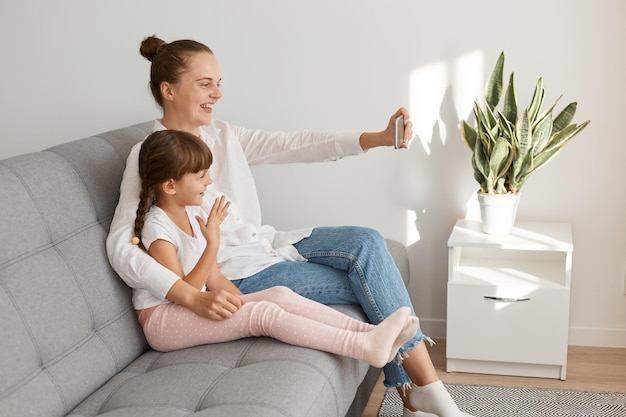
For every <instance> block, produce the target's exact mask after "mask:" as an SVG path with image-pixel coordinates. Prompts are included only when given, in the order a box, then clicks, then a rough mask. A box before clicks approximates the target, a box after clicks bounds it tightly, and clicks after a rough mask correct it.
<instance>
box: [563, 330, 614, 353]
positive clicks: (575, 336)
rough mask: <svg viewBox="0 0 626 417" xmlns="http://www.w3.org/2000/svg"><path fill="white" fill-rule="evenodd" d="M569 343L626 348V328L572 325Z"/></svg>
mask: <svg viewBox="0 0 626 417" xmlns="http://www.w3.org/2000/svg"><path fill="white" fill-rule="evenodd" d="M568 344H570V345H573V346H600V347H615V348H626V329H599V328H591V327H570V329H569V341H568Z"/></svg>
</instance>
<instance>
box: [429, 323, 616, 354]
mask: <svg viewBox="0 0 626 417" xmlns="http://www.w3.org/2000/svg"><path fill="white" fill-rule="evenodd" d="M420 326H421V327H422V331H423V332H424V334H425V335H427V336H429V337H431V338H433V339H445V338H446V321H445V320H443V319H428V318H422V317H420ZM568 344H569V345H572V346H598V347H614V348H626V329H601V328H594V327H570V329H569V339H568Z"/></svg>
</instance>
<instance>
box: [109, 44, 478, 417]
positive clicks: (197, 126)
mask: <svg viewBox="0 0 626 417" xmlns="http://www.w3.org/2000/svg"><path fill="white" fill-rule="evenodd" d="M140 52H141V54H142V55H143V56H144V57H145V58H146V59H148V60H149V61H151V62H152V65H151V70H150V89H151V91H152V94H153V96H154V98H155V100H156V102H157V103H158V104H159V105H160V106H161V107H162V109H163V118H162V119H160V120H157V121H155V126H154V130H155V131H157V130H165V129H175V130H182V131H186V132H189V133H192V134H194V135H196V136H199V137H200V138H201V139H202V140H203V141H205V142H206V143H207V144H208V145H209V148H210V149H211V151H212V153H213V155H214V157H215V162H214V164H213V165H212V167H211V174H212V177H213V185H212V187H211V188H210V189H209V190H207V193H206V194H205V204H204V205H203V208H204V209H205V211H209V210H210V208H211V204H212V203H213V201H214V199H215V196H216V195H221V194H224V195H226V196H227V198H228V199H229V200H230V201H231V206H230V208H229V213H230V214H229V216H228V217H227V218H226V219H225V220H224V222H223V223H222V226H221V245H220V250H219V252H218V265H219V271H214V273H215V274H223V275H224V276H226V277H228V279H230V280H232V282H233V284H235V286H237V287H238V289H239V290H240V291H241V292H242V293H244V294H245V293H251V292H256V291H261V290H263V289H266V288H269V287H274V286H285V287H289V288H290V289H291V290H293V291H295V292H296V293H298V294H300V295H303V296H305V297H307V298H310V299H312V300H315V301H318V302H320V303H323V304H327V305H329V304H358V305H360V306H361V307H362V308H363V310H364V311H365V313H366V315H367V316H368V318H369V319H370V321H371V322H372V323H374V324H378V323H380V322H381V321H382V320H383V319H384V318H385V317H387V316H389V315H390V314H391V313H393V312H394V311H396V310H397V309H398V308H400V307H403V306H406V307H411V302H410V299H409V296H408V294H407V292H406V288H405V286H404V284H403V282H402V279H401V276H400V273H399V272H398V270H397V268H396V267H395V264H394V262H393V259H392V258H391V256H390V254H389V252H388V251H387V248H386V245H385V241H384V239H383V238H382V236H381V235H380V234H379V233H378V232H376V231H374V230H372V229H368V228H361V227H338V228H325V227H316V228H313V229H307V230H295V231H289V232H279V231H276V230H275V229H274V228H273V227H271V226H268V225H261V209H260V204H259V201H258V197H257V193H256V186H255V183H254V179H253V177H252V173H251V171H250V168H249V166H250V165H255V164H264V163H289V162H317V161H327V160H335V159H339V158H341V157H344V156H348V155H357V154H361V153H363V152H365V151H366V150H368V149H370V148H373V147H377V146H390V145H392V144H393V136H394V123H393V121H394V120H395V118H396V117H397V116H399V115H403V116H404V119H405V120H406V121H407V122H406V125H405V136H404V141H403V143H402V145H401V146H402V147H406V146H407V142H408V140H409V138H410V137H411V136H412V130H411V122H410V121H408V119H409V114H408V112H407V111H406V110H405V109H400V110H398V111H397V112H396V113H395V114H394V115H393V116H392V117H391V118H390V121H389V124H388V126H387V128H386V129H385V130H384V131H381V132H374V133H370V132H366V133H362V134H360V135H338V134H334V133H318V132H298V133H283V132H265V131H260V130H251V129H246V128H242V127H238V126H232V125H230V124H228V123H226V122H224V121H220V120H213V107H214V105H215V104H216V103H217V102H218V100H219V99H220V98H221V96H222V95H221V92H220V89H219V87H220V81H221V74H220V66H219V63H218V61H217V59H216V58H215V56H214V55H213V53H212V51H211V50H210V49H209V48H208V47H207V46H206V45H203V44H201V43H199V42H195V41H191V40H180V41H175V42H172V43H169V44H168V43H166V42H164V41H162V40H161V39H158V38H156V37H148V38H146V39H145V40H144V41H143V42H142V44H141V48H140ZM139 148H140V146H139V145H137V146H135V147H134V148H133V150H132V151H131V153H130V155H129V157H128V160H127V166H126V170H125V172H124V177H123V180H122V186H121V190H120V200H119V203H118V206H117V208H116V211H115V216H114V219H113V222H112V224H111V228H110V233H109V237H108V239H107V251H108V254H109V260H110V262H111V264H112V265H113V268H114V269H115V270H116V271H117V272H118V274H119V275H120V276H121V277H122V279H124V281H125V282H126V283H127V284H128V285H129V286H131V287H132V288H145V287H146V286H149V290H150V292H152V293H154V294H159V297H161V298H162V299H167V300H169V301H172V302H174V303H178V304H181V305H183V306H185V307H187V308H188V309H190V310H192V311H193V312H194V313H196V314H197V315H199V316H202V317H206V318H209V319H214V320H222V319H225V318H229V317H231V316H232V314H233V313H234V312H235V311H237V310H238V309H239V308H240V307H241V305H242V304H241V298H240V297H238V296H236V295H235V294H231V293H229V292H228V291H224V290H221V291H199V290H198V289H197V288H194V287H192V286H190V285H188V284H187V283H185V281H184V280H181V279H179V277H178V276H177V275H176V274H173V273H172V272H171V271H169V270H167V269H166V268H163V267H162V266H161V265H159V264H158V263H157V262H156V261H154V260H153V259H151V258H150V257H149V256H148V255H147V254H146V253H145V252H143V251H142V250H141V249H139V248H138V247H137V246H134V245H132V244H131V239H132V237H133V223H134V219H135V213H136V209H137V206H138V203H139V192H140V189H141V180H140V178H139V174H138V153H139ZM146 276H149V277H150V283H146V282H145V281H146V280H143V279H142V277H146ZM411 311H412V308H411ZM412 314H414V313H413V312H412ZM425 340H427V338H426V336H424V335H423V333H422V332H421V331H419V330H418V332H417V335H416V336H415V337H414V338H413V339H411V340H410V341H409V342H407V343H406V344H405V345H404V346H403V347H402V348H401V349H400V352H401V353H402V354H403V356H405V357H406V358H405V359H404V361H403V362H402V364H400V363H396V362H392V363H389V364H387V365H386V366H385V367H384V368H383V370H384V372H385V385H386V386H393V387H397V388H398V391H399V392H400V394H401V395H402V397H403V399H404V404H405V406H406V409H405V415H406V416H411V415H421V416H427V415H428V414H425V413H424V412H427V413H432V414H434V415H438V416H439V417H452V416H461V415H466V414H464V413H462V412H461V411H459V409H458V407H457V406H456V404H455V403H454V401H453V400H452V398H451V397H450V395H449V394H448V392H447V391H446V389H445V387H444V386H443V384H442V383H441V381H439V379H438V376H437V373H436V371H435V369H434V366H433V364H432V362H431V360H430V357H429V355H428V351H427V350H426V346H425V343H424V341H425ZM407 388H410V391H406V389H407ZM406 392H408V395H406V396H405V395H404V394H405V393H406ZM415 409H419V410H420V412H419V413H413V412H412V411H411V410H415Z"/></svg>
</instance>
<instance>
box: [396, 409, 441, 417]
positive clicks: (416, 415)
mask: <svg viewBox="0 0 626 417" xmlns="http://www.w3.org/2000/svg"><path fill="white" fill-rule="evenodd" d="M402 417H437V415H436V414H430V413H425V412H423V411H419V410H417V411H411V410H409V409H408V408H405V409H404V412H403V413H402Z"/></svg>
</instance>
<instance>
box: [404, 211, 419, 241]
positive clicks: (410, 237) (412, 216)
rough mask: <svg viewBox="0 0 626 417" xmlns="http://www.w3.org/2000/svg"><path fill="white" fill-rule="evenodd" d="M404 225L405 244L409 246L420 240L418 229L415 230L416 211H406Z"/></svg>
mask: <svg viewBox="0 0 626 417" xmlns="http://www.w3.org/2000/svg"><path fill="white" fill-rule="evenodd" d="M406 225H407V227H406V239H405V245H406V246H411V245H412V244H414V243H417V242H419V240H420V231H419V230H417V213H416V212H415V211H413V210H407V211H406Z"/></svg>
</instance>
